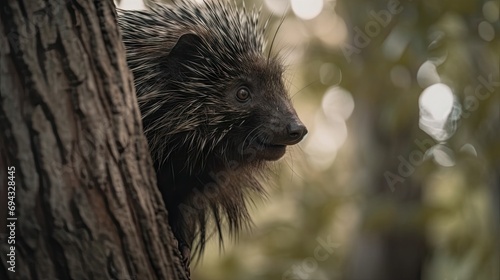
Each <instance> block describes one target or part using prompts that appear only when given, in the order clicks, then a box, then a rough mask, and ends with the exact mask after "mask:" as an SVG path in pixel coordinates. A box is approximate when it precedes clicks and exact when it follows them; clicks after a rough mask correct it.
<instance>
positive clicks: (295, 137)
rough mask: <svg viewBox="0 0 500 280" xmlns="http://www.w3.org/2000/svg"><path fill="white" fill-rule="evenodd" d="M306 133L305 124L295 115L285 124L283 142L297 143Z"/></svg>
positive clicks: (288, 143)
mask: <svg viewBox="0 0 500 280" xmlns="http://www.w3.org/2000/svg"><path fill="white" fill-rule="evenodd" d="M306 134H307V128H306V126H305V125H304V124H303V123H302V122H301V121H300V119H299V118H298V117H297V116H295V117H294V118H292V120H291V121H290V122H289V123H288V124H287V125H286V131H285V133H284V136H285V137H284V139H283V141H282V142H283V144H285V145H295V144H297V143H299V142H300V141H301V140H302V138H304V136H306Z"/></svg>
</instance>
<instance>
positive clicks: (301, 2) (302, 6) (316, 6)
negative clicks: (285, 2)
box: [292, 0, 323, 19]
mask: <svg viewBox="0 0 500 280" xmlns="http://www.w3.org/2000/svg"><path fill="white" fill-rule="evenodd" d="M322 9H323V0H308V1H307V0H292V10H293V12H294V13H295V14H296V15H297V16H298V17H299V18H301V19H313V18H315V17H316V16H317V15H319V13H320V12H321V10H322Z"/></svg>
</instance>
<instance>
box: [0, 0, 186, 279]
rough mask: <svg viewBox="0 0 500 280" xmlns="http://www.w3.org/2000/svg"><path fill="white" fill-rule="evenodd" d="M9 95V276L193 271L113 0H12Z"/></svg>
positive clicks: (3, 19)
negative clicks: (172, 220)
mask: <svg viewBox="0 0 500 280" xmlns="http://www.w3.org/2000/svg"><path fill="white" fill-rule="evenodd" d="M0 102H1V103H0V129H1V133H0V137H1V138H0V140H1V141H0V182H1V183H0V187H1V188H0V201H1V203H0V205H1V210H0V228H1V229H0V233H1V234H2V236H1V240H0V243H1V245H0V249H1V255H0V259H1V262H2V265H0V279H51V280H52V279H188V278H189V277H188V276H186V274H187V273H186V272H185V271H184V269H183V268H182V266H181V264H180V259H179V252H178V249H177V246H176V241H174V238H173V235H172V233H171V231H170V228H169V226H168V224H167V213H166V210H165V206H164V204H163V201H162V199H161V196H160V193H159V191H158V190H157V187H156V179H155V174H154V171H153V168H152V161H151V159H150V156H149V152H148V147H147V143H146V140H145V138H144V136H143V133H142V125H141V119H140V113H139V110H138V107H137V104H136V97H135V91H134V87H133V83H132V79H131V75H130V72H129V70H128V68H127V65H126V61H125V53H124V47H123V44H122V42H121V37H120V33H119V30H118V27H117V24H116V12H115V7H114V4H113V1H111V0H106V1H104V0H96V1H88V0H87V1H84V0H80V1H63V0H45V1H31V0H23V1H21V0H4V1H2V3H1V4H0ZM14 197H15V198H14ZM14 242H15V243H14ZM13 271H15V272H13Z"/></svg>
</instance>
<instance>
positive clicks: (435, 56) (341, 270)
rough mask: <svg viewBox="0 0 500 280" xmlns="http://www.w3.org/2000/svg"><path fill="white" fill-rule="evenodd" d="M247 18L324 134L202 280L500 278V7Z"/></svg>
mask: <svg viewBox="0 0 500 280" xmlns="http://www.w3.org/2000/svg"><path fill="white" fill-rule="evenodd" d="M228 4H230V3H228ZM238 4H241V2H238ZM245 4H246V6H247V7H249V6H250V7H251V6H252V5H253V4H255V5H256V6H257V7H261V6H262V7H263V12H262V13H263V18H264V20H265V19H266V18H268V17H270V27H269V28H268V31H267V33H268V35H267V36H268V38H269V40H271V38H272V37H273V36H274V34H275V33H277V35H276V36H277V37H276V42H275V43H274V46H273V50H272V51H273V53H280V55H282V56H283V57H284V58H285V61H286V63H287V66H288V67H287V69H288V70H287V73H286V74H287V83H288V86H289V90H290V94H291V96H292V98H293V102H294V105H295V107H296V109H297V112H298V114H299V116H300V118H301V119H302V121H303V122H304V123H305V124H306V125H307V127H308V129H309V134H308V136H307V137H306V139H305V140H304V141H303V142H302V143H301V144H300V145H299V147H297V148H293V149H291V150H290V151H289V153H288V155H287V157H286V159H284V160H282V161H281V162H280V163H278V164H276V165H274V166H273V168H272V170H273V180H272V182H269V183H268V185H269V186H268V189H269V193H270V195H269V198H268V200H267V201H257V203H256V204H255V205H254V206H253V209H252V212H253V213H252V216H253V217H254V221H255V226H254V228H253V230H252V231H248V232H243V234H242V235H241V236H240V237H239V238H238V240H236V241H235V242H227V243H226V244H225V246H224V250H220V248H219V244H218V243H217V242H216V241H214V242H213V243H212V244H210V245H209V246H208V248H207V250H206V253H205V256H204V257H203V259H202V261H201V262H200V263H199V264H198V265H197V266H196V267H195V269H194V271H193V279H196V280H221V279H237V280H254V279H255V280H257V279H272V280H274V279H283V280H288V279H290V280H292V279H301V280H312V279H315V280H322V279H325V280H333V279H346V280H365V279H366V280H379V279H380V280H413V279H415V280H417V279H429V280H434V279H436V280H461V279H478V280H482V279H484V280H495V279H500V276H499V275H500V242H499V237H500V226H499V224H500V217H499V216H500V97H499V93H500V74H499V64H500V22H499V7H500V5H499V2H498V1H490V0H453V1H452V0H443V1H435V0H422V1H417V0H414V1H403V0H402V1H397V0H356V1H354V0H338V1H333V0H260V1H245ZM120 5H121V7H122V8H128V9H135V8H141V6H142V2H141V1H134V0H128V1H127V0H122V1H121V3H120ZM142 7H143V6H142Z"/></svg>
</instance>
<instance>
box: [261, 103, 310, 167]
mask: <svg viewBox="0 0 500 280" xmlns="http://www.w3.org/2000/svg"><path fill="white" fill-rule="evenodd" d="M268 122H269V123H268V125H269V126H268V127H267V128H268V129H267V131H266V133H263V134H261V137H260V138H258V139H257V142H258V143H257V144H258V145H259V146H260V153H259V154H260V157H262V158H263V159H265V160H269V161H274V160H278V159H280V158H281V157H282V156H283V155H284V154H285V151H286V147H287V146H291V145H295V144H297V143H299V142H300V141H301V140H302V139H303V138H304V136H305V135H306V134H307V128H306V126H305V125H304V124H303V123H302V121H301V120H300V119H299V117H298V116H297V113H295V110H294V109H293V107H291V106H290V107H288V108H287V110H284V111H281V112H280V111H277V112H275V114H273V116H272V117H270V118H269V119H268Z"/></svg>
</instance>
